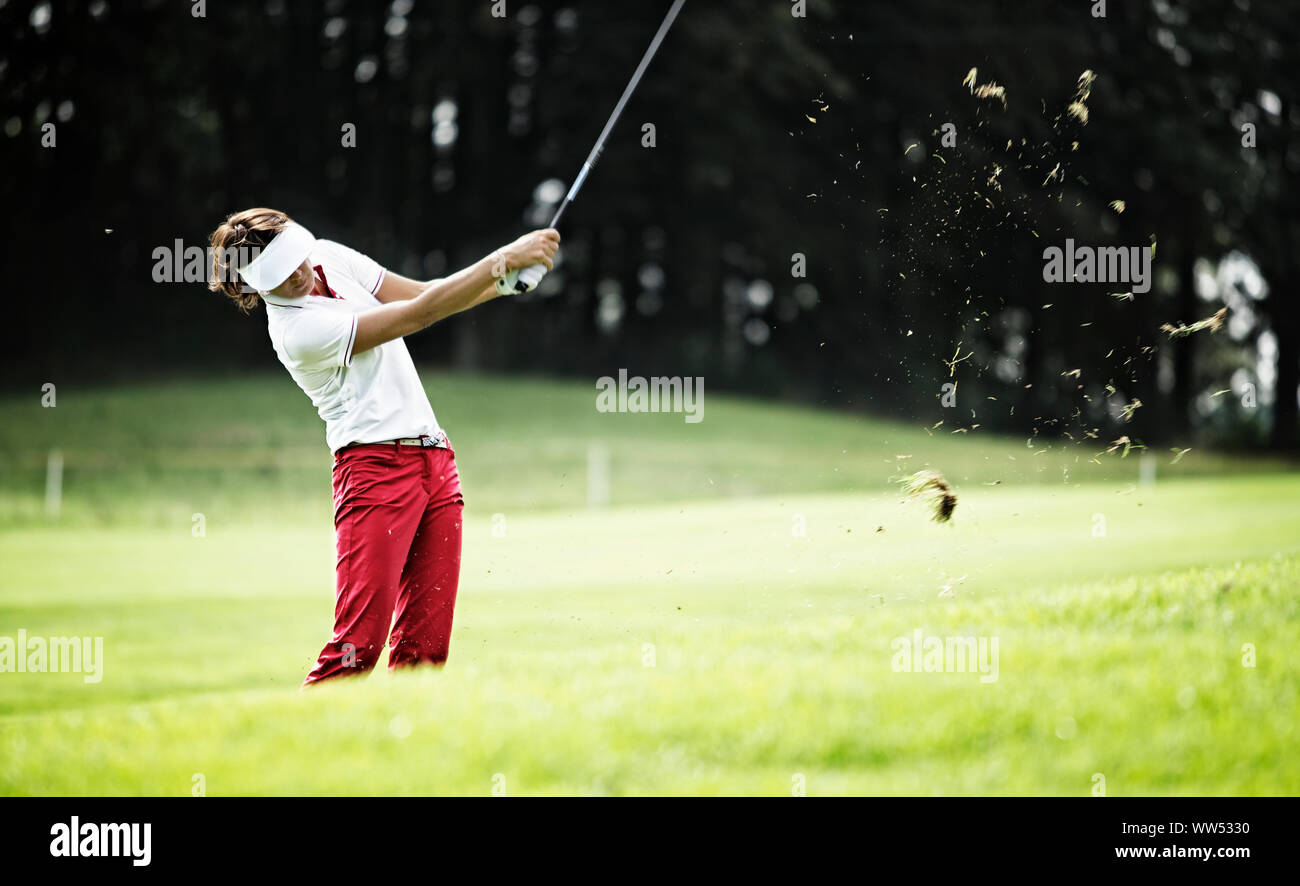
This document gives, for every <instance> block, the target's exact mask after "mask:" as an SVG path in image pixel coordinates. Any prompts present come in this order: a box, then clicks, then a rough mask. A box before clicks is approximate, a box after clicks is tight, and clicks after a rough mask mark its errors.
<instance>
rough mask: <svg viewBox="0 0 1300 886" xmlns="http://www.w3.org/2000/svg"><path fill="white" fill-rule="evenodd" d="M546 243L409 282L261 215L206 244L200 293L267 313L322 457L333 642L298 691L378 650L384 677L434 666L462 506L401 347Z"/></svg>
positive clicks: (455, 578)
mask: <svg viewBox="0 0 1300 886" xmlns="http://www.w3.org/2000/svg"><path fill="white" fill-rule="evenodd" d="M559 242H560V235H559V234H558V233H557V232H556V231H555V230H554V229H553V228H548V229H545V230H540V231H533V232H532V233H530V234H526V235H525V236H523V237H520V238H519V239H518V240H516V241H515V242H513V243H511V244H510V245H508V246H503V247H502V248H501V249H499V250H498V251H496V252H495V253H493V254H491V255H488V256H485V257H484V258H482V259H480V260H479V261H477V262H475V263H474V264H472V265H470V266H469V267H467V268H465V269H463V270H461V271H458V272H456V273H455V274H452V275H451V276H450V277H446V278H443V279H439V280H432V281H428V282H419V281H416V280H408V279H407V278H405V277H401V276H399V275H397V274H394V273H391V272H389V271H386V270H384V268H382V267H381V266H380V265H379V264H377V263H376V262H375V261H373V260H372V259H370V258H368V257H367V256H365V255H362V254H361V253H359V252H357V251H355V250H353V249H350V248H348V247H347V246H343V245H342V244H339V243H334V242H332V241H329V240H317V239H316V238H315V237H313V236H312V234H311V232H310V231H308V230H307V229H306V228H304V227H303V226H302V225H300V224H298V223H296V222H294V221H293V220H292V219H290V218H289V216H287V215H285V214H284V213H283V212H277V211H275V210H273V209H246V210H244V211H243V212H237V213H235V214H234V215H231V216H230V217H229V218H227V219H226V220H225V221H224V222H222V224H221V226H220V227H219V228H217V229H216V230H215V231H214V232H213V233H212V239H211V247H212V249H211V255H212V280H211V282H210V283H209V288H211V289H212V290H214V291H216V292H221V293H224V294H225V295H227V296H229V297H230V298H231V299H232V300H233V301H234V302H235V304H236V305H237V306H238V307H239V309H240V310H241V311H243V312H244V313H248V312H249V311H251V310H252V309H253V308H254V307H256V306H257V303H258V301H259V300H260V301H262V302H264V303H265V304H266V321H267V328H268V331H269V332H270V335H271V346H272V347H273V348H274V349H275V353H276V356H278V357H279V358H280V362H281V363H283V364H284V367H285V368H286V369H288V370H289V374H290V375H291V376H293V380H294V381H296V382H297V383H298V386H299V387H300V388H302V389H303V391H305V392H306V394H307V396H308V397H310V398H311V401H312V404H313V405H315V407H316V409H317V411H319V413H320V417H321V418H322V419H323V420H324V421H325V440H326V443H327V444H328V445H329V448H330V451H331V452H332V453H333V456H334V529H335V533H336V543H337V548H338V560H337V575H336V579H337V589H336V593H337V599H336V602H335V606H334V634H333V636H332V637H331V638H330V641H329V642H328V643H326V644H325V648H324V649H322V650H321V653H320V656H319V658H318V659H317V660H316V666H315V667H313V668H312V669H311V672H310V673H309V674H308V675H307V679H306V680H305V681H304V682H303V685H304V686H308V685H311V684H313V683H318V682H320V681H321V680H328V679H329V678H331V677H337V676H340V675H347V674H361V673H366V672H368V671H370V670H371V669H372V668H373V667H374V666H375V664H376V663H377V662H378V661H379V653H380V651H381V650H382V649H383V647H384V643H385V641H387V642H388V644H389V653H388V667H389V668H390V669H392V668H396V667H405V666H411V665H419V664H433V665H441V664H442V663H444V662H445V661H446V660H447V652H448V647H449V646H450V643H451V620H452V612H453V610H454V608H455V605H456V588H457V585H458V583H459V581H460V551H461V514H462V510H463V508H464V499H463V498H462V497H461V491H460V477H459V475H458V474H457V471H456V453H455V451H454V450H453V449H452V447H451V443H450V442H449V440H448V439H447V435H446V434H445V433H443V430H442V428H440V427H439V426H438V420H437V419H436V418H435V417H434V415H433V409H432V407H431V406H430V405H429V398H428V397H427V396H426V395H425V393H424V388H423V386H422V385H421V384H420V378H419V375H418V374H417V373H416V371H415V364H414V363H412V362H411V355H410V354H409V353H408V352H407V350H406V343H405V342H403V341H402V338H403V336H407V335H410V334H412V333H414V332H419V331H420V330H421V329H424V328H426V327H428V326H431V325H433V324H434V323H437V322H438V321H439V320H442V319H444V318H446V317H450V316H451V315H452V314H456V313H459V312H461V311H464V310H467V309H469V308H472V307H474V306H475V305H480V304H483V303H484V302H486V301H489V300H491V299H493V298H495V297H496V296H497V294H498V293H497V290H496V287H495V285H494V283H495V280H496V278H498V277H503V276H505V275H506V274H507V273H509V272H510V271H515V270H519V269H522V268H526V267H528V266H530V265H535V264H542V265H545V266H546V268H547V269H548V270H549V269H550V268H551V267H552V261H553V259H554V256H555V252H556V249H558V247H559ZM241 279H242V281H243V284H245V285H241V283H240V280H241ZM390 625H391V628H392V632H391V633H390V632H389V627H390Z"/></svg>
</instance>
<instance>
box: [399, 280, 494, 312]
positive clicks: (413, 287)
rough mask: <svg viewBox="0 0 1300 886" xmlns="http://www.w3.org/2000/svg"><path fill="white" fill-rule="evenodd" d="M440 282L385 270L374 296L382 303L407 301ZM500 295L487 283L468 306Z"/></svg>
mask: <svg viewBox="0 0 1300 886" xmlns="http://www.w3.org/2000/svg"><path fill="white" fill-rule="evenodd" d="M440 282H441V279H439V280H425V281H420V280H412V279H411V278H410V277H403V276H402V275H401V274H394V273H393V272H392V271H385V272H384V282H383V283H382V284H380V286H379V291H378V292H376V293H375V298H377V299H379V300H380V301H381V302H383V303H384V304H388V303H390V302H395V301H409V300H410V299H413V298H415V297H416V296H417V295H419V294H420V293H421V292H424V290H426V289H428V288H429V287H430V286H432V285H434V284H435V283H440ZM500 295H501V293H499V292H497V288H496V286H495V284H493V283H489V284H488V285H487V286H486V287H485V288H484V290H483V291H482V292H480V293H479V295H478V298H476V299H474V301H473V302H472V303H471V304H470V305H469V307H471V308H472V307H475V306H477V305H481V304H483V302H486V301H491V300H492V299H494V298H497V297H499V296H500Z"/></svg>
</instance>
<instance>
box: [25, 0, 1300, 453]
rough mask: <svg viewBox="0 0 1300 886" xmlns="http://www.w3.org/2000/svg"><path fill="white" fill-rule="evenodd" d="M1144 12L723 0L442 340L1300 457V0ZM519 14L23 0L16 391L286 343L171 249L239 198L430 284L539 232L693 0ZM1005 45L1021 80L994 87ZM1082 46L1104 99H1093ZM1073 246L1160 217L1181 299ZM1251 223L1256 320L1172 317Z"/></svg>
mask: <svg viewBox="0 0 1300 886" xmlns="http://www.w3.org/2000/svg"><path fill="white" fill-rule="evenodd" d="M1107 6H1108V9H1107V15H1106V17H1105V18H1095V17H1093V16H1092V15H1091V10H1090V8H1089V5H1088V4H1069V5H1068V8H1067V5H1065V4H1029V3H1023V4H1021V3H1005V2H996V0H976V2H970V3H965V4H951V3H942V2H938V0H917V2H914V3H909V4H905V5H899V4H889V3H849V2H828V0H811V2H809V3H808V4H807V13H808V14H807V17H805V18H795V17H793V16H792V15H791V8H792V4H790V3H786V2H769V0H729V2H725V3H705V2H698V0H697V2H693V3H688V4H687V7H686V9H685V11H684V13H683V15H682V17H681V19H680V20H679V22H678V24H677V27H676V29H675V31H674V32H673V34H672V35H671V36H670V38H669V40H668V41H667V42H666V44H665V45H664V47H663V49H662V51H661V54H660V56H659V58H658V59H656V61H655V63H654V65H653V67H652V68H651V71H650V74H649V76H647V78H646V79H645V81H644V83H643V85H642V88H641V91H640V92H639V93H638V94H637V96H636V97H635V99H634V100H633V102H632V104H631V106H630V107H629V109H628V111H627V113H626V115H625V117H624V120H623V121H622V123H621V124H620V126H619V128H618V130H617V131H616V133H615V136H614V138H613V139H612V140H611V143H610V144H609V146H608V148H607V149H606V153H605V156H604V158H603V159H602V161H601V163H600V165H599V167H598V168H597V171H596V173H595V174H594V175H593V176H592V178H591V179H590V181H589V182H588V184H587V186H586V188H585V190H584V192H583V194H582V197H581V199H580V201H579V203H578V204H577V205H575V207H574V208H573V209H572V210H571V212H570V213H569V214H568V215H567V216H566V219H565V222H564V223H563V225H562V228H563V234H564V238H565V249H564V264H563V266H562V267H561V268H560V269H558V271H557V273H555V274H553V275H552V277H551V278H550V280H549V281H548V283H547V284H546V285H545V286H544V287H543V289H541V290H539V291H538V292H537V293H535V294H532V295H530V296H528V297H523V298H520V299H519V300H518V301H517V303H515V304H500V303H497V304H494V305H491V306H488V307H486V308H484V309H481V310H480V311H476V312H474V313H472V314H469V315H465V316H464V317H462V318H458V319H456V320H454V321H452V322H449V323H447V324H446V325H445V327H443V328H434V329H432V330H430V331H429V332H427V333H424V334H422V335H420V336H418V337H416V338H413V339H412V340H411V342H410V346H411V349H412V352H413V354H414V355H415V356H416V358H417V360H422V361H427V362H430V363H436V364H443V365H448V366H461V367H479V368H485V369H493V370H502V371H546V372H558V373H566V374H573V375H578V376H594V375H600V374H606V373H608V372H610V371H611V370H612V369H616V368H617V367H620V366H624V367H628V368H630V369H631V370H632V371H633V372H634V373H640V374H667V375H707V376H709V377H710V382H711V388H712V389H714V390H717V389H720V388H727V389H731V390H737V391H751V392H756V393H763V394H768V395H776V396H784V397H790V398H797V399H803V400H807V401H809V402H813V403H819V404H828V405H835V406H844V407H849V408H862V409H867V410H871V411H875V412H883V413H889V414H895V415H903V416H907V417H909V418H915V419H919V420H923V421H925V422H926V423H927V424H931V423H934V422H937V421H939V420H944V421H945V425H946V427H947V428H948V429H950V430H955V429H957V428H958V427H962V426H964V427H968V428H969V427H972V426H973V425H975V424H978V425H980V426H981V427H983V428H991V429H992V428H1001V429H1016V430H1020V431H1025V432H1029V433H1034V432H1037V433H1042V434H1048V435H1056V434H1065V433H1069V434H1072V435H1082V434H1085V433H1087V432H1088V431H1090V430H1091V429H1093V428H1099V429H1100V431H1099V436H1100V437H1101V438H1104V439H1110V438H1111V437H1113V436H1114V435H1116V434H1119V433H1129V434H1132V435H1133V436H1135V437H1139V436H1140V437H1144V438H1151V439H1159V438H1161V437H1173V436H1181V435H1182V434H1184V433H1185V432H1187V431H1195V430H1198V429H1200V430H1203V431H1207V432H1208V431H1211V430H1212V431H1213V432H1214V433H1216V434H1218V435H1219V436H1220V437H1221V438H1223V439H1231V440H1235V441H1242V442H1254V443H1269V444H1271V445H1273V446H1275V447H1277V448H1290V449H1294V448H1296V447H1297V445H1298V430H1297V429H1298V421H1297V409H1296V395H1295V392H1296V390H1297V388H1300V318H1298V317H1297V307H1296V303H1295V300H1294V294H1295V291H1296V283H1297V275H1298V274H1300V267H1298V266H1297V262H1298V261H1300V259H1297V254H1298V250H1297V242H1298V238H1297V218H1298V217H1300V210H1297V208H1296V206H1295V200H1294V197H1295V195H1296V194H1297V187H1296V184H1297V181H1296V178H1297V169H1298V168H1300V146H1297V143H1296V133H1297V129H1298V128H1300V104H1298V100H1300V83H1298V82H1297V75H1296V73H1295V71H1296V70H1297V67H1296V65H1295V61H1296V59H1295V54H1296V45H1297V38H1300V34H1297V30H1300V26H1297V24H1296V18H1295V16H1294V14H1293V11H1292V10H1291V9H1290V8H1288V6H1287V5H1286V4H1264V3H1246V2H1239V3H1234V2H1216V0H1186V2H1182V3H1165V2H1153V3H1140V4H1120V3H1113V2H1112V3H1109V4H1107ZM492 8H493V4H491V3H489V2H486V0H460V2H439V3H430V2H421V0H414V2H408V0H397V2H393V3H363V2H359V0H321V2H306V0H271V2H248V3H215V2H209V3H207V4H205V5H204V8H203V11H204V12H205V16H204V17H195V16H194V15H193V10H194V6H193V4H190V3H186V2H168V3H161V2H144V0H132V2H125V0H124V2H91V3H86V2H74V0H58V2H40V3H34V2H30V0H11V2H9V3H8V4H5V5H4V6H3V7H0V26H2V31H0V33H3V34H4V35H5V36H4V38H3V41H4V42H3V49H2V50H0V101H2V102H3V108H2V109H0V123H2V124H3V126H4V133H3V135H2V136H0V151H3V163H4V167H5V170H6V175H5V178H4V182H3V185H2V187H3V189H4V190H3V196H4V202H5V206H6V207H7V209H8V211H7V212H6V222H5V224H6V231H5V237H4V238H3V245H0V255H3V257H4V267H5V269H6V271H7V276H8V277H9V279H10V280H11V281H12V282H13V283H15V284H16V286H15V292H16V293H17V294H18V297H17V298H16V299H14V300H13V301H14V302H15V307H14V308H12V309H11V310H13V311H15V312H16V314H17V316H16V317H14V318H13V319H12V321H11V328H12V329H13V330H14V333H15V334H11V336H10V339H11V340H12V341H13V342H14V343H13V345H12V347H11V349H10V353H9V354H8V355H7V356H6V358H5V361H4V365H5V372H4V378H3V383H4V387H5V388H7V389H18V388H24V389H25V388H27V387H30V386H32V385H36V386H39V384H40V382H43V381H46V380H50V379H63V378H70V377H76V378H83V379H104V378H113V377H128V378H140V377H148V376H151V375H154V374H159V373H174V372H178V371H185V372H200V371H201V372H236V371H242V370H245V369H247V368H250V367H267V366H272V365H274V362H273V361H274V356H273V354H272V353H271V350H270V348H269V345H268V342H267V339H266V337H265V332H264V330H263V328H262V325H261V321H260V319H259V318H258V317H256V316H255V317H254V318H244V317H241V316H239V315H238V314H237V313H236V312H235V311H234V310H233V308H232V307H231V306H229V305H226V304H222V303H221V300H220V299H219V297H217V296H214V295H212V294H210V293H208V292H207V291H206V290H205V289H204V288H203V286H202V285H201V284H196V283H189V284H186V283H156V282H154V279H153V271H154V265H155V260H154V258H153V253H154V250H155V249H157V248H158V247H160V246H171V245H172V244H173V243H174V242H175V241H176V240H177V239H180V240H181V241H182V242H183V244H185V245H187V246H195V245H200V246H201V245H203V244H204V242H205V238H206V235H207V234H208V232H209V231H210V230H211V229H212V227H213V226H214V225H215V224H216V222H217V221H218V220H219V219H220V218H221V217H223V216H224V215H225V214H226V213H228V212H230V211H233V210H235V209H240V208H245V207H247V206H253V205H269V206H275V207H278V208H282V209H284V210H285V211H288V212H289V213H291V214H292V215H294V216H295V217H297V218H299V219H300V220H302V221H304V222H305V223H307V224H308V226H309V227H312V228H313V229H314V230H315V231H316V233H317V234H318V235H321V236H330V237H334V238H336V239H340V240H343V241H345V242H348V243H350V244H351V245H354V246H355V247H357V248H359V249H362V250H364V251H366V252H368V253H370V254H372V255H373V256H374V257H375V258H377V259H378V260H380V261H381V262H383V263H384V264H386V265H387V266H389V267H391V268H393V269H395V270H397V271H399V272H401V273H404V274H407V275H410V276H415V277H433V276H438V275H440V274H442V273H445V272H448V271H450V270H454V269H455V268H457V267H459V266H462V265H464V264H466V263H468V262H470V261H472V260H474V259H475V258H477V257H479V256H480V255H482V254H483V253H485V252H486V251H488V250H489V249H491V248H492V247H493V246H495V245H497V244H499V243H501V242H504V241H506V240H508V239H511V238H513V237H514V236H516V235H517V234H518V233H519V232H520V231H521V230H522V229H524V228H525V227H527V226H531V225H534V224H537V225H540V224H541V223H542V222H543V221H544V220H545V219H546V217H547V215H548V213H547V208H548V207H547V205H545V203H546V198H548V197H551V198H553V197H554V196H555V194H554V193H553V192H554V191H556V189H557V187H558V190H559V193H562V192H563V189H564V188H565V187H567V185H568V184H569V182H570V181H571V179H572V177H573V175H574V174H575V172H576V171H577V168H578V166H579V165H580V163H581V161H582V159H583V158H584V157H585V155H586V152H587V150H588V149H589V147H590V144H591V142H592V141H593V139H594V138H595V136H596V134H597V133H598V132H599V130H600V127H601V126H602V124H603V123H604V120H605V117H606V115H607V114H608V113H609V111H610V109H611V108H612V106H613V103H614V101H615V100H616V99H617V97H618V94H619V92H620V90H621V89H622V86H623V84H624V82H625V80H626V78H627V76H628V75H629V74H630V73H631V70H632V68H633V67H634V66H635V64H636V61H637V60H638V59H639V57H640V54H641V52H642V51H643V49H644V47H645V45H646V42H647V41H648V39H649V37H650V35H651V34H652V32H653V30H654V28H655V26H656V25H657V23H658V20H659V18H660V17H661V15H662V13H663V11H664V10H665V9H666V3H650V2H646V3H639V4H637V5H636V6H635V7H632V6H629V5H626V4H608V3H588V2H573V3H556V2H536V3H522V2H517V0H512V2H508V3H507V4H506V9H507V12H508V15H507V16H506V17H505V18H496V17H494V16H493V15H492ZM970 68H976V69H977V70H978V76H977V83H978V84H986V83H992V84H996V85H997V86H1001V87H1002V88H1003V90H1004V95H1005V98H1006V102H1005V106H1004V104H1003V102H1002V100H1001V98H1000V97H998V96H996V95H992V96H987V95H986V96H985V97H980V96H978V95H974V94H972V91H971V85H975V84H971V85H967V86H963V85H962V81H963V77H964V76H965V75H966V73H967V71H968V70H969V69H970ZM1084 71H1091V72H1093V73H1094V74H1095V77H1096V79H1095V82H1093V83H1092V85H1091V88H1090V90H1089V96H1088V98H1087V101H1086V102H1084V104H1085V106H1086V108H1087V121H1086V122H1084V121H1083V120H1081V119H1079V117H1078V116H1076V115H1072V114H1070V113H1068V112H1067V111H1066V108H1067V106H1068V105H1069V103H1070V102H1071V100H1072V98H1073V97H1074V95H1075V92H1076V90H1077V88H1078V83H1079V77H1080V75H1081V74H1082V73H1083V72H1084ZM647 123H650V124H653V127H654V130H653V138H654V145H653V146H652V147H651V146H647V145H646V140H647V138H648V135H647V131H646V130H645V129H644V128H643V127H644V125H645V124H647ZM46 124H53V126H54V129H53V133H54V135H55V137H56V143H55V145H54V146H52V147H47V146H43V145H42V141H43V139H45V138H46V129H47V128H46ZM944 124H951V126H952V131H953V132H955V134H956V143H955V144H952V145H946V144H944V141H943V134H944V128H943V127H944ZM1247 124H1249V125H1250V126H1253V127H1254V146H1253V147H1246V146H1243V143H1242V142H1243V127H1244V126H1246V125H1247ZM349 131H350V132H351V133H352V134H353V136H354V138H355V142H354V145H350V144H349V142H348V139H347V135H348V132H349ZM1008 143H1010V147H1008ZM995 171H996V174H994V173H995ZM553 179H558V180H559V184H558V185H555V184H552V185H551V186H550V191H551V192H552V193H548V192H547V188H545V187H542V188H540V192H539V186H541V185H542V184H543V183H544V182H548V181H550V180H553ZM990 180H992V181H990ZM1114 200H1121V201H1123V211H1122V212H1119V211H1116V210H1115V209H1114V208H1112V207H1111V205H1110V204H1111V201H1114ZM1066 237H1071V238H1073V239H1075V240H1076V241H1078V242H1080V243H1089V244H1099V245H1100V244H1148V243H1150V242H1151V241H1152V240H1154V241H1155V243H1156V247H1155V258H1154V267H1153V276H1154V280H1153V284H1152V288H1151V291H1150V292H1149V293H1146V294H1143V295H1136V294H1135V295H1134V296H1133V297H1132V298H1131V299H1123V298H1119V297H1116V296H1115V295H1112V294H1111V293H1112V292H1113V290H1114V289H1115V287H1107V286H1105V285H1100V284H1098V285H1089V284H1070V285H1052V284H1046V283H1044V281H1043V278H1042V266H1043V258H1042V250H1043V248H1044V247H1045V246H1046V245H1050V244H1060V243H1062V242H1063V241H1064V239H1065V238H1066ZM1234 250H1236V251H1239V252H1242V253H1244V254H1246V255H1248V256H1249V257H1250V258H1251V260H1252V261H1253V262H1254V264H1255V265H1257V266H1258V268H1259V271H1260V274H1261V275H1262V277H1263V279H1264V280H1265V281H1266V282H1267V286H1268V294H1267V296H1266V297H1264V298H1262V299H1255V300H1253V301H1250V302H1249V304H1250V306H1251V308H1252V310H1253V313H1252V314H1251V315H1250V316H1249V317H1246V315H1245V314H1244V313H1242V314H1241V316H1240V317H1239V318H1238V320H1237V325H1236V326H1235V327H1233V328H1231V329H1225V330H1223V331H1220V332H1218V333H1213V334H1211V333H1208V332H1203V333H1199V334H1197V335H1193V336H1189V337H1186V338H1182V339H1171V338H1169V336H1167V335H1165V334H1163V333H1161V332H1160V326H1161V324H1162V323H1166V322H1173V323H1177V322H1180V321H1185V322H1190V321H1194V320H1198V319H1201V318H1202V317H1204V316H1207V315H1209V314H1212V313H1213V312H1214V311H1215V310H1216V309H1217V308H1218V307H1219V306H1220V304H1221V302H1219V301H1214V300H1211V301H1207V300H1205V299H1202V298H1200V297H1198V296H1197V295H1196V293H1195V287H1196V274H1195V269H1196V268H1197V267H1198V265H1197V262H1198V261H1200V262H1201V265H1200V267H1201V268H1202V269H1204V268H1205V267H1207V263H1208V266H1209V267H1213V266H1215V265H1217V263H1218V262H1219V261H1220V259H1222V258H1223V257H1224V256H1226V255H1228V254H1229V253H1231V252H1232V251H1234ZM796 256H797V257H799V258H801V259H802V263H803V265H804V270H805V271H806V275H805V276H796V275H795V273H794V272H795V271H796V269H797V268H798V266H799V264H800V261H799V258H796ZM1048 305H1050V307H1045V306H1048ZM1085 324H1086V325H1085ZM1261 334H1266V335H1267V336H1270V337H1271V339H1270V340H1271V341H1273V342H1275V344H1276V351H1277V360H1276V365H1275V371H1276V381H1275V384H1274V385H1273V387H1274V389H1275V390H1276V395H1275V397H1274V398H1273V401H1272V402H1271V403H1261V404H1260V406H1259V408H1257V409H1250V408H1245V407H1242V406H1241V405H1240V403H1241V401H1242V397H1241V396H1240V395H1241V392H1240V391H1238V390H1235V389H1234V391H1233V394H1232V395H1231V396H1228V397H1220V398H1218V399H1216V400H1213V401H1212V405H1213V406H1214V408H1215V409H1216V410H1217V412H1215V413H1214V414H1210V413H1208V412H1207V411H1206V409H1205V408H1204V404H1205V403H1207V402H1211V401H1209V400H1207V399H1206V396H1205V392H1206V391H1207V390H1209V389H1216V388H1217V389H1224V388H1228V387H1229V386H1230V383H1229V379H1230V377H1231V376H1232V373H1233V372H1234V371H1236V370H1244V371H1245V372H1246V373H1247V376H1245V377H1248V378H1249V379H1251V383H1252V384H1253V385H1254V386H1255V387H1259V388H1260V390H1261V393H1262V390H1263V380H1262V379H1260V378H1258V377H1257V369H1258V366H1257V363H1258V360H1257V356H1258V355H1257V354H1256V351H1257V348H1258V344H1259V341H1260V335H1261ZM1075 370H1078V374H1077V375H1074V374H1072V373H1073V372H1074V371H1075ZM1238 378H1239V379H1240V378H1242V376H1240V375H1239V376H1238ZM945 384H955V385H956V388H955V391H956V408H955V409H954V408H945V404H944V401H943V395H944V391H945V390H946V389H945V388H944V385H945ZM1135 400H1140V401H1141V403H1142V407H1141V409H1138V410H1136V411H1131V412H1130V414H1129V415H1128V416H1127V418H1128V420H1127V421H1126V420H1125V418H1126V417H1124V416H1120V415H1118V412H1119V411H1120V407H1123V406H1125V405H1126V404H1127V405H1130V406H1131V404H1132V403H1133V401H1135ZM1198 404H1201V405H1199V406H1198Z"/></svg>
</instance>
